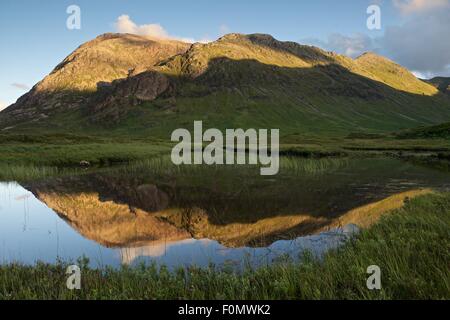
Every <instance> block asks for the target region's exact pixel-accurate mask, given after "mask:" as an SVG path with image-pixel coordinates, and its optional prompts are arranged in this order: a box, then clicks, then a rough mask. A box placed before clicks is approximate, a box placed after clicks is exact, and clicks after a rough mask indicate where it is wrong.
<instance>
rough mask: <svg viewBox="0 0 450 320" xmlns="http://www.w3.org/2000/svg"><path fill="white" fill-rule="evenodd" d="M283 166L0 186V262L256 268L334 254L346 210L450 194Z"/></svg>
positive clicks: (388, 173)
mask: <svg viewBox="0 0 450 320" xmlns="http://www.w3.org/2000/svg"><path fill="white" fill-rule="evenodd" d="M292 161H294V162H289V161H288V162H285V163H284V166H283V167H282V170H281V171H280V174H279V175H278V176H276V177H270V178H267V177H261V176H258V175H254V174H253V173H249V172H246V171H243V172H237V173H235V171H233V170H222V169H219V170H216V169H214V170H205V171H202V170H201V169H200V170H197V169H196V170H194V171H193V172H190V171H176V170H175V171H172V170H166V168H162V169H161V167H158V168H155V166H154V164H151V165H143V166H138V167H133V168H126V169H124V170H122V169H121V170H111V172H108V173H103V172H102V173H99V174H96V173H92V174H86V175H79V176H71V177H70V176H69V177H68V176H66V177H58V178H53V179H47V180H43V181H32V182H27V183H22V185H21V184H18V183H15V182H1V183H0V260H1V261H2V262H4V263H6V262H12V261H18V262H22V263H34V262H36V261H37V260H40V261H45V262H55V261H56V260H57V259H63V260H66V261H68V260H73V261H75V260H76V259H77V258H79V257H81V256H86V257H88V258H89V259H90V262H91V265H92V266H95V267H98V266H105V265H110V266H119V265H120V264H131V265H133V264H137V263H141V262H145V263H151V262H154V263H157V264H164V265H167V266H169V267H170V268H174V267H178V266H188V265H197V266H207V265H208V264H210V263H214V264H216V265H232V266H234V265H239V266H242V265H243V264H246V263H249V264H252V265H264V264H269V263H271V262H273V261H278V260H281V259H285V258H286V257H290V258H291V259H297V258H298V257H299V256H300V255H301V254H302V252H303V251H304V250H309V251H311V252H313V253H314V254H317V255H321V254H323V253H324V252H326V251H327V250H329V249H330V248H335V247H337V246H338V245H340V244H341V243H343V241H345V240H346V239H347V238H348V236H349V235H350V234H351V232H352V231H353V229H351V228H348V227H347V228H344V229H342V228H341V229H336V228H337V227H338V226H337V224H336V221H337V220H338V219H340V218H342V217H345V215H346V213H347V212H348V211H350V210H352V209H354V208H358V207H361V206H364V205H367V204H370V203H373V202H376V201H380V200H382V199H384V198H386V197H389V196H391V195H394V194H398V193H401V192H405V191H409V190H416V189H420V188H435V189H440V190H448V189H449V188H450V175H449V174H448V173H446V172H442V171H437V170H433V169H430V168H426V167H421V166H417V165H414V164H410V163H406V162H402V161H399V160H394V159H379V158H374V159H345V160H342V159H336V160H326V161H322V162H320V160H308V161H306V162H305V161H304V160H292ZM297 161H299V162H301V163H297Z"/></svg>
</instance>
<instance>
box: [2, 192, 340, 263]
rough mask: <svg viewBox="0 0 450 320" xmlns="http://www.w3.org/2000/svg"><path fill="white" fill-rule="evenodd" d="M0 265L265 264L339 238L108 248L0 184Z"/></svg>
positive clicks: (28, 194)
mask: <svg viewBox="0 0 450 320" xmlns="http://www.w3.org/2000/svg"><path fill="white" fill-rule="evenodd" d="M0 222H1V223H0V262H2V263H6V262H12V261H19V262H23V263H34V262H36V261H37V260H40V261H45V262H55V261H56V259H57V258H61V259H63V260H65V261H70V260H72V261H73V260H76V259H77V258H78V257H81V256H83V255H84V256H86V257H88V258H89V259H90V261H91V265H92V266H104V265H111V266H118V265H120V264H121V263H127V264H137V263H140V262H146V263H151V262H156V263H158V264H165V265H167V266H168V267H171V268H172V267H176V266H180V265H181V266H185V265H191V264H193V265H197V266H207V265H209V264H210V263H214V264H217V265H218V264H222V263H229V264H231V265H233V264H239V263H240V262H242V261H246V262H250V261H252V262H253V264H266V263H269V262H271V261H272V260H274V259H276V258H277V257H278V256H280V255H282V254H283V253H290V254H292V256H293V257H298V255H299V251H301V250H300V248H308V249H310V250H312V251H314V252H316V253H319V254H320V253H321V252H323V251H324V250H325V249H326V248H328V247H334V246H336V244H337V243H338V242H339V240H340V239H342V234H333V233H331V234H329V235H328V236H327V235H316V236H310V237H304V238H299V239H297V240H293V241H278V242H275V243H274V244H272V245H271V246H270V247H268V248H258V249H253V248H236V249H234V248H226V247H224V246H222V245H221V244H219V243H218V242H216V241H213V240H208V239H201V240H195V239H186V240H182V241H177V242H172V243H160V244H157V245H152V246H146V247H138V248H122V249H109V248H105V247H103V246H101V245H99V244H97V243H96V242H94V241H91V240H88V239H85V238H83V237H82V236H81V235H80V234H78V233H77V232H76V231H75V230H74V229H72V227H70V226H69V224H67V223H66V222H65V221H64V220H63V219H61V218H60V217H59V216H58V215H57V214H56V213H55V212H54V211H53V210H51V209H49V208H48V207H47V206H46V205H45V204H43V203H42V202H40V201H39V200H38V199H36V198H35V197H34V195H33V194H32V193H31V192H29V191H27V190H25V189H24V188H23V187H21V186H20V185H18V184H17V183H0Z"/></svg>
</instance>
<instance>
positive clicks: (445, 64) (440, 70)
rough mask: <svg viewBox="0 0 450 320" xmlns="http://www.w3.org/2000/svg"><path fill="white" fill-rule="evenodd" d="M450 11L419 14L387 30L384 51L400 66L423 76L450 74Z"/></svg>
mask: <svg viewBox="0 0 450 320" xmlns="http://www.w3.org/2000/svg"><path fill="white" fill-rule="evenodd" d="M449 16H450V12H449V11H448V10H435V11H433V12H428V13H426V14H419V15H416V16H414V17H413V18H412V19H409V20H408V21H407V22H406V23H404V24H403V25H400V26H391V27H388V28H386V32H385V34H384V36H383V38H382V39H381V44H382V47H383V50H385V51H386V53H387V54H388V55H389V56H391V57H392V58H393V59H394V60H396V61H398V62H399V63H400V64H402V65H404V66H405V67H408V68H409V69H411V70H415V71H417V72H420V73H422V74H428V75H429V74H440V75H450V73H449V70H450V35H449V30H450V19H449Z"/></svg>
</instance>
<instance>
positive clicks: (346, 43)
mask: <svg viewBox="0 0 450 320" xmlns="http://www.w3.org/2000/svg"><path fill="white" fill-rule="evenodd" d="M394 1H395V0H394ZM396 2H398V1H396ZM405 3H406V2H405ZM427 3H428V1H427ZM445 3H447V4H449V3H450V0H446V1H430V4H425V2H422V1H416V0H412V1H410V2H408V5H409V7H399V8H400V10H404V12H411V13H412V12H414V14H412V15H410V16H408V17H407V18H406V19H405V20H404V22H403V23H402V24H400V25H395V26H392V25H391V26H387V27H386V28H385V32H384V34H383V35H381V36H379V37H376V38H372V37H369V36H368V35H364V34H356V35H353V36H347V35H342V34H332V35H330V36H329V37H328V39H327V40H326V41H321V40H318V39H309V40H308V39H307V40H303V42H306V43H309V44H312V45H317V46H319V47H322V48H324V49H327V50H331V51H335V52H338V53H341V54H345V55H348V56H351V57H355V56H358V55H360V54H361V53H363V52H365V51H374V52H377V53H380V54H382V55H384V56H387V57H389V58H391V59H393V60H394V61H396V62H398V63H399V64H401V65H403V66H405V67H407V68H408V69H409V70H412V71H414V72H415V74H417V75H420V76H421V77H424V78H430V77H433V76H436V75H441V76H450V35H449V30H450V19H449V17H450V6H449V7H448V8H445V6H444V4H445ZM404 5H405V6H406V4H404Z"/></svg>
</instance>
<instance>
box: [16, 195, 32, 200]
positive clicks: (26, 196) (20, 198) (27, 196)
mask: <svg viewBox="0 0 450 320" xmlns="http://www.w3.org/2000/svg"><path fill="white" fill-rule="evenodd" d="M30 197H31V195H30V194H23V195H21V196H17V197H15V198H14V200H16V201H24V200H27V199H29V198H30Z"/></svg>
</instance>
